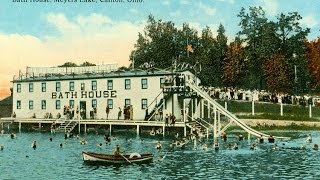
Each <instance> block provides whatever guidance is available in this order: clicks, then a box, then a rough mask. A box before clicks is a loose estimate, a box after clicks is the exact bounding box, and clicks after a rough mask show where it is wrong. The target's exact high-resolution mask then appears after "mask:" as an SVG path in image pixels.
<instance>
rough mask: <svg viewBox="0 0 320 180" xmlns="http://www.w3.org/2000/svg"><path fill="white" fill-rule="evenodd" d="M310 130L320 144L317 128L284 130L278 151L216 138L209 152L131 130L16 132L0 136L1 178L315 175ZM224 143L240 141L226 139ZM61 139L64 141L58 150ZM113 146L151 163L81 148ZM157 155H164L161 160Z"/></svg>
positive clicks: (317, 162)
mask: <svg viewBox="0 0 320 180" xmlns="http://www.w3.org/2000/svg"><path fill="white" fill-rule="evenodd" d="M308 133H311V134H312V137H313V143H317V144H319V143H320V134H319V133H318V132H315V131H313V132H303V131H301V132H287V133H284V132H282V133H278V134H279V135H280V134H281V135H286V136H290V137H292V139H291V140H289V141H281V142H280V141H277V144H278V145H279V147H280V149H279V150H272V145H271V144H268V143H265V144H263V145H258V149H257V150H249V148H248V144H249V142H248V141H247V140H245V141H241V142H239V144H240V146H239V147H240V149H239V150H238V151H236V150H226V149H225V144H224V143H223V142H220V146H222V149H220V150H219V151H214V150H212V145H210V146H209V149H208V150H207V151H205V150H203V149H202V148H201V143H198V148H197V149H194V147H193V146H194V145H193V143H189V144H188V146H187V147H186V148H185V149H184V150H182V149H172V148H170V143H171V142H172V139H169V138H168V139H163V137H162V136H159V137H156V136H153V137H150V136H147V135H145V136H139V137H137V136H136V135H135V134H134V133H126V135H125V136H124V135H120V134H116V135H115V136H116V137H117V139H114V140H112V141H111V144H110V145H106V144H105V143H104V135H103V134H101V135H96V134H87V135H86V136H84V135H83V137H85V138H86V140H87V141H88V144H86V145H81V144H80V143H79V139H77V138H76V137H74V138H69V139H67V140H65V139H64V134H62V133H58V134H55V135H51V134H50V133H39V132H25V133H18V134H17V138H16V139H11V138H10V137H9V136H0V144H3V145H4V150H2V151H0V169H1V172H0V179H319V178H320V151H315V150H312V149H311V147H312V144H313V143H312V144H307V149H306V150H301V149H300V146H301V144H303V143H304V142H305V139H306V136H307V134H308ZM273 134H274V135H276V133H275V132H273ZM50 137H52V138H53V141H52V142H51V141H49V138H50ZM130 137H131V138H132V140H130ZM128 139H129V140H128ZM33 140H36V141H37V148H36V149H35V150H34V149H32V148H31V143H32V141H33ZM158 140H160V141H161V143H162V146H163V148H162V150H160V151H158V150H156V148H155V144H156V143H157V141H158ZM210 142H212V141H210ZM228 142H229V143H231V144H233V143H234V142H238V141H237V139H236V138H228ZM252 142H253V140H252ZM60 143H63V147H62V148H60V147H59V144H60ZM98 143H103V147H102V149H100V148H98V147H97V144H98ZM116 144H119V145H120V147H121V151H123V150H125V151H126V152H128V153H130V152H141V153H143V152H151V153H153V154H154V156H155V157H154V161H153V162H152V163H150V164H142V165H136V164H131V165H121V166H113V165H109V166H92V165H87V164H84V163H83V161H82V157H81V154H80V153H81V151H84V150H85V151H94V152H103V153H112V151H113V148H114V146H115V145H116ZM164 155H165V156H164ZM159 156H164V157H165V158H164V159H163V160H161V161H160V160H158V157H159Z"/></svg>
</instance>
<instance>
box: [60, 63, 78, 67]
mask: <svg viewBox="0 0 320 180" xmlns="http://www.w3.org/2000/svg"><path fill="white" fill-rule="evenodd" d="M77 66H78V65H77V64H76V63H73V62H66V63H64V64H62V65H60V66H58V67H77Z"/></svg>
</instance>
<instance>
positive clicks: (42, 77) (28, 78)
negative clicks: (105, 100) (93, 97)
mask: <svg viewBox="0 0 320 180" xmlns="http://www.w3.org/2000/svg"><path fill="white" fill-rule="evenodd" d="M172 74H175V73H172V72H170V71H165V70H159V69H150V70H140V69H134V70H130V71H121V70H118V71H111V72H107V73H105V72H85V73H70V74H52V73H50V74H48V73H47V74H39V75H38V76H35V75H19V76H17V77H15V78H14V80H13V82H33V81H57V80H79V79H102V78H125V77H147V76H148V77H149V76H165V75H172Z"/></svg>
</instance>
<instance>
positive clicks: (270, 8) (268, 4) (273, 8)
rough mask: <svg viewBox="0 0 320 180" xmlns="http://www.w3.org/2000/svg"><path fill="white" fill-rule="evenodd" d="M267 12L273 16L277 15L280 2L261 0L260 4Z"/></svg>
mask: <svg viewBox="0 0 320 180" xmlns="http://www.w3.org/2000/svg"><path fill="white" fill-rule="evenodd" d="M259 5H260V6H261V7H262V8H263V10H264V11H265V12H266V14H269V15H271V16H274V15H277V14H278V10H279V4H278V2H277V1H276V0H261V4H259Z"/></svg>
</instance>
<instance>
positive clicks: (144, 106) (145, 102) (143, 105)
mask: <svg viewBox="0 0 320 180" xmlns="http://www.w3.org/2000/svg"><path fill="white" fill-rule="evenodd" d="M147 107H148V99H141V109H147Z"/></svg>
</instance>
